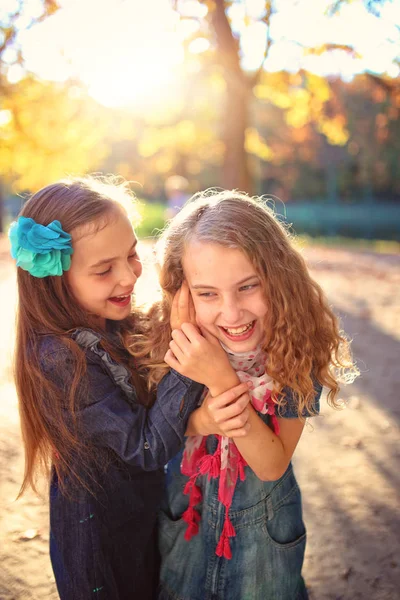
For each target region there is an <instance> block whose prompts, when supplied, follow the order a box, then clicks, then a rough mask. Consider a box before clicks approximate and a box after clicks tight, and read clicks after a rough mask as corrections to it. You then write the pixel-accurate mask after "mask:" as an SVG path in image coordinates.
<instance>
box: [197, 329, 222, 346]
mask: <svg viewBox="0 0 400 600" xmlns="http://www.w3.org/2000/svg"><path fill="white" fill-rule="evenodd" d="M199 327H200V331H201V335H202V336H203V337H204V338H205V339H206V340H207V342H210V344H212V345H213V346H219V347H221V343H220V341H219V339H218V338H217V337H215V335H212V333H210V332H209V331H207V329H204V327H201V326H199Z"/></svg>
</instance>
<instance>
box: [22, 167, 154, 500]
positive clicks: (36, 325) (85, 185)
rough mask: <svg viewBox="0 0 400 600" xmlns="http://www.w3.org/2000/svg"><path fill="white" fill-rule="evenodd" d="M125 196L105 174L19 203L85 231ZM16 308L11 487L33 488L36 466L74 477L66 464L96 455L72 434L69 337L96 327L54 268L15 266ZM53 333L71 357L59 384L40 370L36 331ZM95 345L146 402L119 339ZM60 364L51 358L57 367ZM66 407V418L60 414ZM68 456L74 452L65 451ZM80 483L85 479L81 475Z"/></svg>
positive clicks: (86, 465) (77, 376)
mask: <svg viewBox="0 0 400 600" xmlns="http://www.w3.org/2000/svg"><path fill="white" fill-rule="evenodd" d="M132 200H133V198H132V196H131V193H130V192H129V188H128V187H127V185H126V184H124V183H120V182H117V180H114V179H111V178H100V177H97V178H93V177H85V178H73V179H66V180H63V181H60V182H57V183H54V184H52V185H49V186H47V187H45V188H43V189H41V190H40V191H38V192H37V193H35V194H34V195H33V196H32V197H31V198H30V199H29V200H28V201H27V202H26V203H25V205H24V206H23V209H22V211H21V213H20V214H21V215H23V216H24V217H30V218H32V219H34V220H35V222H36V223H39V224H41V225H48V224H49V223H51V222H52V221H54V220H58V221H60V222H61V225H62V228H63V229H64V231H66V232H67V233H70V234H71V233H72V232H73V231H74V230H75V229H76V228H78V227H81V226H82V225H89V224H90V226H91V232H95V231H97V230H98V229H100V228H102V227H104V226H106V225H107V222H108V221H109V220H110V219H112V218H114V217H115V215H116V214H118V212H117V211H121V210H125V211H126V212H128V213H129V215H130V216H131V215H132V214H133V204H132ZM17 281H18V295H19V302H18V309H17V333H16V350H15V364H14V374H15V383H16V388H17V394H18V398H19V410H20V420H21V429H22V436H23V441H24V447H25V473H24V479H23V482H22V485H21V489H20V492H19V495H21V494H22V493H23V492H24V491H25V490H26V488H27V487H28V486H31V487H32V488H33V489H34V490H35V491H37V486H36V476H37V474H38V472H43V471H44V472H45V473H47V474H48V473H49V466H50V465H51V464H53V465H54V467H55V469H56V471H57V475H58V477H59V480H60V482H61V484H62V483H63V480H64V476H65V475H66V474H67V473H68V474H69V475H72V476H74V477H75V478H76V479H77V480H79V481H80V482H81V483H84V482H83V481H82V478H81V475H79V474H78V473H77V471H76V469H75V468H74V466H73V465H74V464H77V461H76V457H77V456H79V464H80V473H83V472H87V473H89V472H90V465H91V464H93V463H94V462H95V461H96V452H95V451H94V449H93V448H91V447H90V444H88V441H87V440H84V439H82V438H81V437H80V436H79V431H78V427H77V420H76V410H77V406H78V403H79V398H78V394H84V393H86V392H87V390H85V389H84V381H85V378H84V374H85V371H86V360H85V354H84V352H83V351H82V350H81V349H80V348H79V346H78V345H77V343H76V342H75V341H74V340H73V339H72V338H71V336H70V334H71V332H72V331H73V330H74V329H76V328H78V327H87V328H91V329H94V330H98V325H97V324H96V320H95V318H94V317H93V316H91V315H89V314H88V313H87V312H86V311H85V310H83V309H82V308H81V307H80V305H79V304H78V303H77V302H76V301H75V299H74V297H73V295H72V293H71V291H70V289H69V286H68V282H67V278H66V277H65V276H64V275H62V276H49V277H43V278H37V277H33V276H32V275H30V274H29V273H28V272H27V271H24V270H22V269H20V268H19V269H18V272H17ZM120 324H121V329H122V331H124V330H125V329H129V330H132V328H133V329H134V328H135V327H136V326H137V325H138V324H140V317H139V315H136V314H132V315H131V316H130V317H129V318H128V319H126V320H125V321H124V322H121V323H120ZM47 335H51V336H56V337H57V338H58V340H60V341H61V344H62V345H63V346H65V348H66V355H67V356H68V359H69V360H70V361H72V363H73V364H72V367H71V373H72V375H71V378H72V381H71V385H70V387H69V389H68V391H65V392H63V391H62V390H60V389H59V388H58V387H57V386H56V385H55V384H54V383H52V382H51V381H50V379H49V378H48V377H46V376H45V374H44V373H43V371H42V368H41V365H40V360H39V356H40V344H41V341H43V336H47ZM103 339H104V341H103V342H102V343H103V346H104V347H105V349H106V350H107V351H109V352H110V354H111V355H112V356H113V358H114V359H115V360H119V361H122V362H124V363H125V366H127V367H128V368H129V369H130V372H131V376H132V380H133V382H134V384H135V387H136V388H137V390H138V392H139V393H138V395H139V397H140V399H141V400H142V401H143V402H144V403H147V397H148V394H147V391H146V390H145V384H144V382H143V379H142V378H141V377H140V376H139V375H138V373H137V372H136V371H134V370H133V369H132V364H130V365H129V364H128V361H127V360H126V356H125V353H124V350H123V347H122V345H121V346H120V345H119V344H118V343H115V342H113V341H112V340H111V338H110V339H108V340H107V336H105V337H104V338H103ZM59 366H60V365H58V367H59ZM65 408H67V409H68V413H69V417H68V418H69V423H68V424H67V423H66V421H65ZM73 457H75V458H74V459H73ZM85 485H87V484H86V483H85Z"/></svg>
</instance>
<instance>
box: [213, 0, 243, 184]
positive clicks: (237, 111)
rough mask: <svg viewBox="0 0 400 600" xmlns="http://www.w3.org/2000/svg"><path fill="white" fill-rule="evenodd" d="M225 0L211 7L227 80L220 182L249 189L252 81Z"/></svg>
mask: <svg viewBox="0 0 400 600" xmlns="http://www.w3.org/2000/svg"><path fill="white" fill-rule="evenodd" d="M225 9H226V5H225V1H224V0H215V6H214V10H213V11H211V14H210V16H211V22H212V27H213V29H214V32H215V35H216V40H217V50H218V54H217V56H218V62H219V64H220V65H221V67H222V68H223V71H224V75H225V81H226V96H225V112H224V115H223V124H222V138H223V141H224V144H225V154H224V164H223V168H222V182H221V184H222V186H223V187H225V188H228V189H232V188H236V189H239V190H241V191H244V192H250V191H251V190H250V189H249V188H250V174H249V167H248V162H247V156H246V150H245V146H244V144H245V134H246V128H247V122H248V108H249V101H250V98H251V84H250V81H249V80H248V78H247V76H246V75H245V74H244V73H243V71H242V68H241V65H240V56H239V42H238V40H237V39H236V38H235V37H234V35H233V33H232V29H231V26H230V23H229V21H228V18H227V15H226V12H225Z"/></svg>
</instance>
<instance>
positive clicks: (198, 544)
mask: <svg viewBox="0 0 400 600" xmlns="http://www.w3.org/2000/svg"><path fill="white" fill-rule="evenodd" d="M316 393H317V397H316V400H315V404H314V409H315V411H316V412H318V410H319V397H320V394H321V388H320V386H316ZM259 416H260V417H261V418H262V419H263V420H264V421H265V422H267V423H268V416H267V415H259ZM281 416H282V417H285V418H295V417H296V416H297V413H296V409H295V406H294V403H293V399H292V398H290V399H288V404H287V406H286V407H285V409H284V410H283V411H282V412H281ZM305 416H307V414H305ZM216 447H217V439H216V438H215V437H214V436H209V437H208V440H207V449H208V452H209V453H213V452H214V451H215V450H216ZM182 453H183V451H182V450H181V451H180V452H179V453H178V455H177V456H176V457H175V458H173V459H172V460H171V461H170V462H169V463H168V467H167V478H166V489H165V496H164V501H163V505H162V510H161V511H160V515H159V547H160V552H161V583H160V589H159V595H158V600H306V599H307V598H308V595H307V591H306V588H305V585H304V581H303V578H302V576H301V569H302V565H303V559H304V551H305V544H306V530H305V526H304V523H303V518H302V507H301V494H300V489H299V486H298V484H297V481H296V478H295V475H294V473H293V468H292V465H291V464H290V465H289V467H288V468H287V470H286V472H285V473H284V475H283V476H282V477H281V478H280V479H279V480H277V481H267V482H265V481H261V480H260V479H258V477H257V476H256V475H255V474H254V473H253V471H252V470H251V469H250V468H249V467H245V472H246V478H245V480H244V481H238V482H237V484H236V489H235V492H234V496H233V501H232V505H231V508H230V510H229V517H230V520H231V522H232V525H233V526H234V528H235V531H236V535H235V536H234V537H232V538H230V545H231V550H232V558H231V559H226V558H223V557H221V558H220V557H218V556H217V555H216V554H215V549H216V546H217V543H218V540H219V537H220V535H221V531H222V527H223V523H224V517H225V511H224V506H223V505H221V503H220V502H219V500H218V479H211V480H208V478H207V476H206V475H203V476H199V477H198V478H197V480H196V485H198V486H199V487H200V488H201V490H202V494H203V501H202V503H200V504H198V505H197V506H196V509H197V510H198V511H199V512H200V513H201V520H200V523H199V533H198V534H197V535H195V536H194V537H192V539H191V540H190V541H186V540H185V539H184V535H185V531H186V527H187V524H186V522H185V521H184V520H183V519H181V518H180V517H181V515H182V513H183V512H184V511H185V510H186V508H187V507H188V497H187V496H185V495H184V493H183V489H184V486H185V484H186V482H187V480H188V478H187V477H185V476H184V475H182V474H181V472H180V464H181V461H182Z"/></svg>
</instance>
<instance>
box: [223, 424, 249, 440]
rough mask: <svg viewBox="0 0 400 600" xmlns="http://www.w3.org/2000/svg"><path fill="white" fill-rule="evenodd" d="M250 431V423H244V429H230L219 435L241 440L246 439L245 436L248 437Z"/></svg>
mask: <svg viewBox="0 0 400 600" xmlns="http://www.w3.org/2000/svg"><path fill="white" fill-rule="evenodd" d="M250 429H251V425H250V423H246V425H245V426H244V427H240V428H239V429H231V430H226V431H223V432H222V433H221V435H223V436H225V437H228V438H242V437H246V435H248V433H249V431H250Z"/></svg>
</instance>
